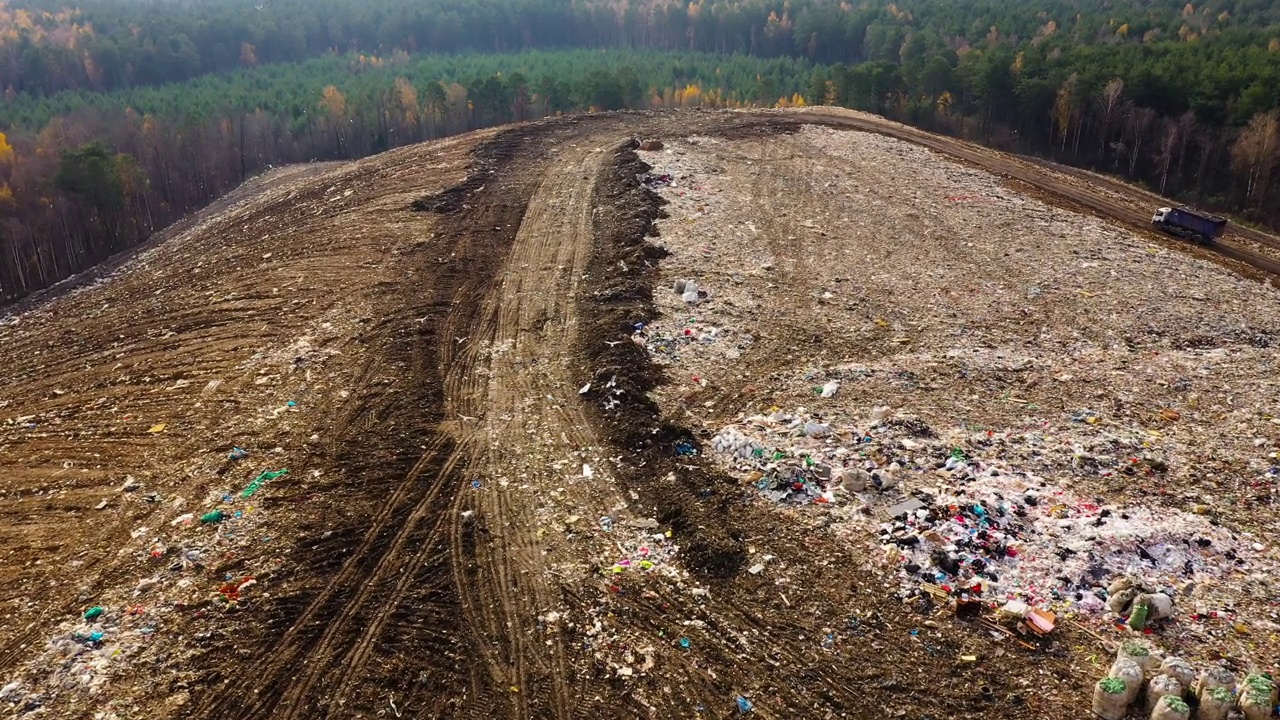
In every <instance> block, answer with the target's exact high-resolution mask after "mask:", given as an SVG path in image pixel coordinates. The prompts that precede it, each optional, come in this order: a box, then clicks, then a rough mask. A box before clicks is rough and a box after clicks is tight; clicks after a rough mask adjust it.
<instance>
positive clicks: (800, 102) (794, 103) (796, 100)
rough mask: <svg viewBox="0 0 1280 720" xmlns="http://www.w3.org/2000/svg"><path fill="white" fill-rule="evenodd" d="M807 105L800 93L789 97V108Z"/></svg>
mask: <svg viewBox="0 0 1280 720" xmlns="http://www.w3.org/2000/svg"><path fill="white" fill-rule="evenodd" d="M808 104H809V103H807V102H805V99H804V96H803V95H801V94H800V93H796V94H795V95H792V96H791V107H805V106H806V105H808Z"/></svg>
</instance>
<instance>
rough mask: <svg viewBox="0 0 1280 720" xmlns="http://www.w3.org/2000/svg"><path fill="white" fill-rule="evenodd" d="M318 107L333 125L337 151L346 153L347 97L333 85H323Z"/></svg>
mask: <svg viewBox="0 0 1280 720" xmlns="http://www.w3.org/2000/svg"><path fill="white" fill-rule="evenodd" d="M320 109H321V110H323V111H324V113H325V115H326V116H327V117H328V119H329V122H330V124H332V126H333V139H334V143H335V144H336V146H337V150H338V153H339V154H341V155H345V154H346V147H347V144H346V133H345V132H344V130H345V128H346V125H347V99H346V98H345V97H343V95H342V93H341V92H339V91H338V88H336V87H334V86H333V85H327V86H325V89H324V90H323V91H322V93H321V96H320Z"/></svg>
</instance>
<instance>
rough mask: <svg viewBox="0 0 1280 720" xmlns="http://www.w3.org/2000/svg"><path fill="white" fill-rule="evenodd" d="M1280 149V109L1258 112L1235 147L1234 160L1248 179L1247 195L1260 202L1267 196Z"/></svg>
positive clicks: (1246, 183)
mask: <svg viewBox="0 0 1280 720" xmlns="http://www.w3.org/2000/svg"><path fill="white" fill-rule="evenodd" d="M1277 152H1280V112H1277V111H1275V110H1272V111H1271V112H1268V113H1258V114H1257V115H1254V116H1253V119H1251V120H1250V121H1249V125H1248V126H1247V127H1245V129H1244V130H1243V131H1241V133H1240V136H1239V137H1238V138H1237V139H1236V142H1235V144H1234V145H1232V146H1231V163H1232V167H1233V168H1234V169H1235V171H1236V172H1237V173H1238V174H1240V175H1241V176H1243V177H1244V178H1245V197H1246V198H1248V199H1252V200H1254V201H1255V202H1257V203H1258V204H1259V205H1261V204H1262V201H1263V199H1264V198H1265V197H1266V195H1267V189H1268V188H1269V186H1270V184H1271V173H1272V171H1273V170H1274V169H1275V166H1276V160H1277Z"/></svg>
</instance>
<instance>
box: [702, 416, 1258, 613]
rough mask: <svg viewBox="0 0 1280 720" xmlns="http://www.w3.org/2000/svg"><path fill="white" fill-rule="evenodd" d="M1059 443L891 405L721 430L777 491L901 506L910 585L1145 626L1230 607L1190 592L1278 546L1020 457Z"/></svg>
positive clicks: (897, 539) (726, 455) (889, 522)
mask: <svg viewBox="0 0 1280 720" xmlns="http://www.w3.org/2000/svg"><path fill="white" fill-rule="evenodd" d="M1019 438H1023V439H1025V440H1031V442H1028V443H1027V444H1026V445H1023V446H1021V447H1019V446H1018V443H1017V441H1018V439H1019ZM1047 445H1048V443H1045V442H1044V438H1043V437H1042V436H1037V435H1035V434H997V433H994V432H990V431H988V432H984V433H979V435H978V438H977V439H973V440H972V441H971V439H968V438H967V439H962V440H961V441H960V442H958V443H956V444H954V445H953V444H951V443H948V442H946V441H944V440H943V439H941V438H938V437H936V433H934V431H933V430H932V428H929V427H928V426H926V425H924V424H923V423H920V422H919V421H918V420H915V419H914V418H907V417H895V418H889V417H888V416H887V412H886V409H884V408H879V409H877V410H876V411H875V413H874V414H873V417H872V420H871V423H870V424H869V425H868V426H867V427H866V429H865V430H864V429H860V428H858V427H855V426H853V425H850V424H840V423H836V422H832V421H825V420H823V419H822V418H820V417H818V416H816V415H813V414H810V413H808V412H806V411H805V410H804V409H803V408H802V409H800V410H798V411H797V412H795V413H785V412H782V411H780V410H776V409H775V410H774V411H772V412H770V413H769V414H760V415H752V416H749V417H746V418H743V419H742V420H741V421H740V422H738V423H736V424H734V425H731V426H728V427H726V428H724V429H723V430H721V431H720V432H719V433H717V434H716V435H715V436H714V437H713V438H712V440H711V449H712V450H714V453H715V455H714V456H715V457H717V458H718V459H720V461H722V462H725V463H726V464H727V465H728V466H729V468H730V470H731V472H735V473H737V474H738V475H739V476H742V477H744V478H745V480H746V481H748V482H751V483H753V484H754V485H755V486H756V487H757V488H758V489H759V490H760V492H761V493H762V494H763V495H764V496H765V497H766V498H768V499H769V500H771V501H773V502H778V503H786V504H791V505H806V504H810V503H821V504H827V505H831V506H844V507H845V508H858V509H861V510H863V511H864V513H848V512H847V510H846V511H845V514H846V515H847V516H848V517H849V519H853V520H857V519H859V518H863V520H862V522H864V523H865V522H876V521H874V520H866V519H865V513H867V512H871V513H876V514H879V516H880V517H882V518H886V517H887V519H886V520H882V521H879V522H878V524H877V526H876V527H875V528H874V530H875V531H876V532H878V535H879V542H880V544H881V545H882V546H883V547H884V548H885V549H886V554H885V557H886V559H887V560H888V561H889V562H891V563H893V564H894V566H895V567H897V568H898V572H899V576H900V578H901V579H902V581H903V588H902V592H903V594H904V596H910V595H913V594H918V593H919V591H920V587H921V586H922V585H925V584H929V585H934V586H937V587H941V588H943V589H944V590H945V591H946V592H947V593H953V594H955V595H959V594H961V593H964V594H968V595H971V596H973V597H974V598H976V599H978V600H981V601H982V602H984V603H986V604H988V605H990V606H993V607H999V606H1001V605H1004V604H1005V603H1007V602H1008V601H1010V600H1016V601H1019V602H1023V603H1026V604H1027V605H1028V606H1029V607H1043V608H1050V607H1052V608H1056V609H1068V610H1072V611H1078V612H1084V613H1089V614H1094V615H1101V614H1103V613H1104V612H1106V611H1108V610H1110V611H1111V612H1112V613H1114V614H1115V615H1117V616H1119V617H1120V618H1122V620H1123V621H1124V622H1127V623H1128V624H1129V625H1130V626H1131V627H1133V628H1134V629H1137V630H1141V629H1143V628H1146V627H1148V626H1152V625H1157V624H1159V623H1160V622H1162V621H1164V620H1166V619H1167V618H1169V617H1170V616H1172V615H1173V609H1172V606H1173V604H1174V600H1175V599H1178V600H1179V601H1180V602H1184V603H1185V604H1186V605H1187V608H1186V611H1187V612H1188V613H1191V612H1192V611H1194V613H1196V614H1200V615H1208V614H1210V613H1212V612H1214V611H1216V610H1218V609H1219V608H1218V607H1212V606H1209V605H1206V604H1204V603H1205V602H1207V600H1206V599H1205V597H1204V595H1203V593H1201V595H1200V597H1199V599H1198V600H1196V601H1190V600H1187V598H1189V596H1190V593H1191V592H1192V591H1193V590H1196V588H1197V583H1199V582H1200V581H1202V580H1206V579H1215V578H1222V577H1226V576H1228V575H1231V574H1235V573H1247V572H1251V571H1254V570H1256V569H1257V568H1255V560H1257V559H1258V558H1259V557H1260V553H1261V551H1263V550H1265V546H1264V545H1262V544H1260V543H1256V542H1254V540H1253V539H1252V538H1250V537H1247V536H1245V535H1243V534H1240V535H1238V534H1235V533H1232V532H1231V531H1229V530H1227V529H1225V528H1223V527H1221V526H1219V525H1215V524H1214V523H1212V522H1211V521H1210V520H1209V519H1208V518H1206V517H1204V516H1201V515H1195V514H1191V513H1184V512H1180V511H1176V510H1170V509H1159V510H1153V509H1151V508H1147V507H1119V506H1114V505H1111V504H1107V503H1104V502H1101V501H1100V500H1098V499H1095V498H1085V497H1079V496H1077V495H1075V494H1074V493H1072V492H1070V491H1068V490H1065V489H1063V488H1062V487H1059V486H1057V485H1055V484H1053V483H1052V482H1050V481H1048V480H1047V479H1046V478H1044V477H1042V476H1040V475H1038V474H1036V473H1035V472H1030V471H1028V470H1026V469H1025V468H1023V467H1020V466H1019V465H1016V464H1014V462H1013V461H1015V460H1017V459H1020V458H1037V462H1040V463H1044V462H1047V461H1046V460H1045V459H1044V457H1043V455H1044V454H1045V453H1042V452H1040V451H1041V448H1044V447H1047ZM1067 452H1074V453H1075V454H1076V455H1077V457H1078V456H1081V455H1083V454H1084V453H1082V452H1081V451H1080V448H1079V446H1077V447H1075V448H1071V447H1070V446H1068V449H1067ZM1089 456H1090V457H1092V458H1094V459H1095V461H1096V460H1097V455H1095V454H1090V455H1089ZM1134 464H1135V463H1127V465H1129V466H1132V465H1134ZM890 490H892V492H887V493H886V492H885V491H890ZM1117 579H1119V580H1117Z"/></svg>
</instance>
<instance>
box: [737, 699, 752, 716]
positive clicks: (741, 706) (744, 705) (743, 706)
mask: <svg viewBox="0 0 1280 720" xmlns="http://www.w3.org/2000/svg"><path fill="white" fill-rule="evenodd" d="M751 708H752V705H751V701H750V700H748V699H746V698H744V697H742V696H741V695H739V696H738V712H740V713H749V712H751Z"/></svg>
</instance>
